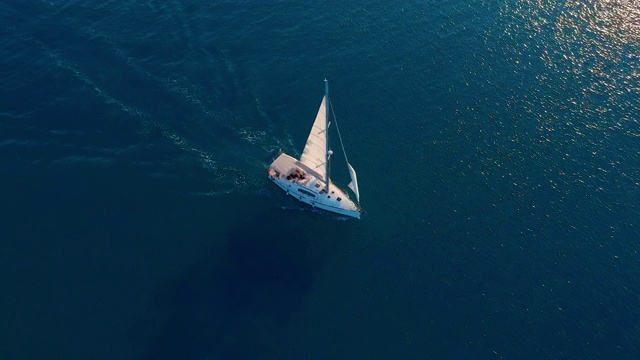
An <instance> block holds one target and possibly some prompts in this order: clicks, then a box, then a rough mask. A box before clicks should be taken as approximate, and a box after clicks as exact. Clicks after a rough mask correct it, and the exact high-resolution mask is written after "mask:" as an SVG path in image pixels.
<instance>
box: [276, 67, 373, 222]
mask: <svg viewBox="0 0 640 360" xmlns="http://www.w3.org/2000/svg"><path fill="white" fill-rule="evenodd" d="M329 107H330V102H329V82H328V81H327V79H325V80H324V97H323V98H322V103H321V104H320V109H318V114H317V115H316V119H315V121H314V122H313V126H312V127H311V132H310V133H309V137H308V138H307V143H306V145H305V146H304V150H303V151H302V155H301V156H300V159H296V158H294V157H292V156H290V155H287V154H285V153H284V152H283V153H281V154H280V155H279V156H278V157H277V158H276V159H275V160H274V161H273V163H271V165H270V166H269V179H271V180H272V181H273V182H274V183H275V184H276V185H278V186H279V187H280V188H282V189H283V190H284V191H285V192H286V193H287V194H288V195H291V196H293V197H294V198H296V199H298V200H300V201H301V202H303V203H305V204H309V205H311V206H313V207H314V208H318V209H322V210H326V211H330V212H332V213H336V214H341V215H346V216H349V217H353V218H357V219H359V218H360V215H361V214H362V213H363V211H362V209H361V207H360V192H359V191H358V177H357V175H356V171H355V170H354V169H353V166H351V164H349V160H348V159H347V153H346V151H345V150H344V144H343V143H342V136H341V135H340V129H339V128H338V123H337V121H336V118H335V113H334V114H333V115H334V116H333V122H334V123H335V124H336V130H337V133H338V138H339V139H340V145H341V146H342V152H343V153H344V158H345V160H346V163H347V168H348V170H349V175H350V176H351V182H350V183H349V185H348V187H349V189H351V191H353V194H354V195H355V197H356V201H353V200H352V199H351V198H350V197H349V195H348V194H347V192H346V191H344V190H342V189H340V188H339V187H338V186H336V185H335V184H334V183H333V181H331V176H330V174H331V155H333V151H331V148H330V147H329V126H330V125H331V121H330V117H329ZM331 110H333V109H331Z"/></svg>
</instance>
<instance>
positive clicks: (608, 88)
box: [501, 0, 640, 136]
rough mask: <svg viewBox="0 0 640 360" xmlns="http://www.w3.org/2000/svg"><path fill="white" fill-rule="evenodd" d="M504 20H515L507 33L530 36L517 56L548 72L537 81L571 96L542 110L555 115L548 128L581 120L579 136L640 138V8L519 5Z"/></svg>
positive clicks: (623, 1) (618, 3) (621, 3)
mask: <svg viewBox="0 0 640 360" xmlns="http://www.w3.org/2000/svg"><path fill="white" fill-rule="evenodd" d="M501 14H502V16H503V18H507V19H509V20H507V25H506V26H505V30H504V31H505V34H507V35H508V36H513V37H518V36H517V35H518V34H526V38H525V39H522V36H520V39H519V40H520V42H519V44H518V45H516V46H519V47H520V49H517V52H518V53H520V55H524V54H526V55H529V56H532V57H533V56H537V57H538V58H539V59H541V61H542V63H543V64H544V66H545V67H546V69H542V71H539V73H538V74H537V75H536V77H537V80H538V82H539V84H538V85H541V86H545V85H547V86H553V85H556V86H558V88H559V89H562V91H563V92H564V95H568V96H557V97H553V98H550V99H545V100H546V101H548V102H549V103H547V104H545V103H543V104H536V106H535V108H537V109H538V110H539V109H542V110H547V107H549V106H551V108H553V110H554V111H550V112H551V113H553V115H551V116H550V118H547V119H546V121H542V124H544V126H543V127H544V128H546V129H547V130H550V131H554V130H556V127H557V122H558V121H562V122H563V123H566V121H575V120H578V119H581V120H580V122H581V124H582V125H584V127H582V126H581V127H579V128H575V127H574V129H575V134H576V135H582V133H583V132H584V130H585V128H588V129H600V130H615V131H622V132H624V133H625V134H626V135H631V136H640V133H639V132H638V131H637V130H636V128H637V122H638V118H640V116H639V115H640V113H639V112H638V109H637V107H636V106H635V99H634V97H635V95H636V94H637V93H638V91H639V90H640V71H638V68H639V66H640V55H639V54H640V51H639V50H640V46H639V45H640V2H637V1H631V0H610V1H606V0H603V1H579V0H568V1H542V0H537V1H531V0H521V1H516V2H510V3H508V4H505V5H504V6H503V8H502V12H501ZM551 39H552V40H551ZM531 52H533V54H532V53H531ZM516 61H518V60H516ZM538 70H539V69H538ZM559 98H565V103H558V102H557V99H559ZM566 100H569V101H566ZM558 109H559V110H563V111H555V110H558ZM531 110H532V112H535V109H531ZM549 110H551V109H549ZM543 112H544V111H543ZM563 114H566V115H567V116H568V118H569V119H562V118H561V117H562V115H563ZM556 116H559V117H560V118H556V119H553V118H554V117H556Z"/></svg>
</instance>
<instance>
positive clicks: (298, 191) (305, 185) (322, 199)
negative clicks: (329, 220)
mask: <svg viewBox="0 0 640 360" xmlns="http://www.w3.org/2000/svg"><path fill="white" fill-rule="evenodd" d="M269 179H271V181H273V182H274V183H275V184H276V185H278V186H279V187H280V188H281V189H282V190H284V191H285V192H286V193H287V194H288V195H290V196H292V197H294V198H296V199H297V200H299V201H301V202H303V203H305V204H309V205H311V206H313V207H314V208H319V209H322V210H326V211H329V212H332V213H336V214H340V215H345V216H349V217H353V218H357V219H359V218H360V215H361V214H362V210H361V209H360V207H359V206H358V205H357V204H356V203H355V202H353V200H351V199H350V198H349V196H348V195H347V193H346V192H344V191H343V190H342V189H340V188H338V187H337V186H336V185H334V184H333V182H331V181H329V191H328V192H326V191H325V186H326V183H325V182H323V181H322V180H321V179H319V177H318V176H317V174H315V172H314V171H313V170H312V169H310V168H308V167H307V166H305V165H304V164H302V163H301V162H300V161H299V160H297V159H295V158H293V157H291V156H289V155H287V154H284V153H282V154H280V156H279V157H278V158H277V159H276V160H275V161H274V162H273V163H272V164H271V166H270V167H269Z"/></svg>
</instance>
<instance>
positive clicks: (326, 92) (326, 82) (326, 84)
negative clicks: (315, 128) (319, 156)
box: [324, 78, 333, 194]
mask: <svg viewBox="0 0 640 360" xmlns="http://www.w3.org/2000/svg"><path fill="white" fill-rule="evenodd" d="M324 97H325V101H324V113H325V121H326V127H325V129H326V130H325V131H326V132H327V133H326V136H325V138H326V139H327V153H326V157H327V161H325V165H326V167H327V171H326V172H325V173H326V174H327V186H326V187H325V191H326V192H327V194H329V182H330V181H331V180H330V179H331V177H330V176H329V175H330V172H331V166H330V165H329V162H330V161H331V154H333V151H331V150H330V148H329V80H327V79H326V78H325V79H324Z"/></svg>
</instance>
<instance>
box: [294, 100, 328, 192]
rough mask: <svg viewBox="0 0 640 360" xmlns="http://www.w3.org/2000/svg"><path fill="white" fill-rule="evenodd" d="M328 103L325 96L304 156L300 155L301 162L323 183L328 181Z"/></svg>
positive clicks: (303, 152) (303, 151)
mask: <svg viewBox="0 0 640 360" xmlns="http://www.w3.org/2000/svg"><path fill="white" fill-rule="evenodd" d="M326 101H327V97H326V96H325V97H323V98H322V103H321V104H320V109H318V114H317V115H316V120H315V121H314V122H313V126H312V127H311V132H310V133H309V137H308V138H307V143H306V145H305V146H304V150H302V155H300V162H302V163H303V164H305V165H306V166H308V167H309V168H311V169H313V170H314V171H315V172H316V173H318V175H320V177H321V179H320V180H322V181H327V170H326V163H327V122H326V106H325V105H326Z"/></svg>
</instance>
